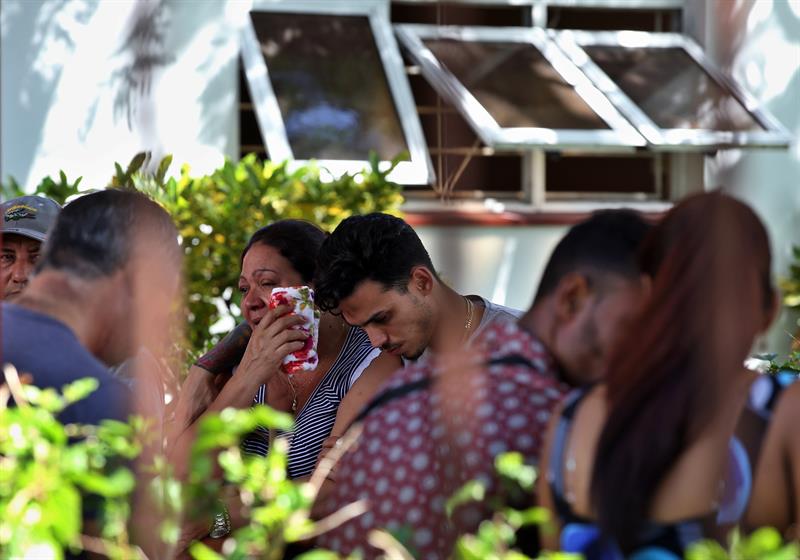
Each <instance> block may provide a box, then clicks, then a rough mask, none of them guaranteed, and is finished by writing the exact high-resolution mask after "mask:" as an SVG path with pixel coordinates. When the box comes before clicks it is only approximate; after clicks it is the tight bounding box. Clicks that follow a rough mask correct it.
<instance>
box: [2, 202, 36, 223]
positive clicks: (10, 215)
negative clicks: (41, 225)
mask: <svg viewBox="0 0 800 560" xmlns="http://www.w3.org/2000/svg"><path fill="white" fill-rule="evenodd" d="M38 213H39V211H38V210H37V209H36V208H31V207H30V206H26V205H25V204H17V205H15V206H12V207H11V208H9V209H8V210H6V215H5V221H7V222H16V221H18V220H26V219H28V220H33V219H36V214H38Z"/></svg>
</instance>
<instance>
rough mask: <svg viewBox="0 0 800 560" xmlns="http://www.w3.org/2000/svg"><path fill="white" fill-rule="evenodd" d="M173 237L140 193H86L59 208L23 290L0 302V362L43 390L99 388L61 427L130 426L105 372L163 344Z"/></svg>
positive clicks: (173, 280) (176, 273)
mask: <svg viewBox="0 0 800 560" xmlns="http://www.w3.org/2000/svg"><path fill="white" fill-rule="evenodd" d="M177 235H178V234H177V230H176V229H175V226H174V224H173V223H172V220H171V219H170V217H169V215H168V214H167V213H166V212H165V211H164V210H163V209H162V208H161V207H160V206H158V204H156V203H155V202H153V201H152V200H150V199H149V198H147V197H146V196H144V195H141V194H138V193H134V192H129V191H122V190H116V189H110V190H105V191H101V192H97V193H93V194H88V195H85V196H82V197H80V198H78V199H76V200H75V201H73V202H71V203H70V204H68V205H67V206H65V207H64V209H63V210H62V211H61V213H60V215H59V217H58V219H57V220H56V223H55V225H54V226H53V229H52V231H51V234H50V236H49V238H48V240H47V242H46V243H45V247H44V252H43V255H42V257H41V259H40V260H39V263H38V265H37V274H36V276H34V277H33V278H32V279H31V281H30V284H29V285H28V287H27V289H26V290H25V292H23V293H22V294H21V295H20V296H19V298H17V300H16V301H15V302H14V303H8V302H3V304H2V325H3V329H2V363H10V364H12V365H13V366H15V367H16V369H17V370H18V371H19V372H20V373H26V374H30V375H31V376H32V377H33V384H34V385H37V386H39V387H55V388H58V389H60V388H61V387H62V386H63V385H65V384H67V383H69V382H71V381H75V380H76V379H80V378H84V377H93V378H95V379H96V380H97V381H98V382H99V386H98V388H97V390H96V391H95V392H94V393H92V394H91V395H90V396H89V397H88V398H87V399H85V400H83V401H79V402H78V403H76V404H73V405H71V406H69V407H68V408H67V409H65V410H64V412H63V413H62V414H61V416H60V419H61V420H62V422H82V423H89V424H96V423H98V422H99V421H100V420H102V419H105V418H113V419H119V420H123V421H124V420H127V416H128V412H129V402H128V400H129V399H128V397H129V395H128V390H127V388H126V387H125V386H124V385H123V384H122V383H121V382H120V381H119V380H117V379H115V378H114V377H112V375H111V374H110V373H109V370H108V367H109V366H110V365H114V364H119V363H121V362H123V361H124V360H126V359H127V358H129V357H131V356H132V355H134V354H135V352H136V351H137V350H138V349H139V348H140V346H141V345H148V344H149V343H152V344H156V343H158V342H159V340H158V338H159V333H162V334H163V330H164V325H166V324H168V314H169V311H170V308H171V304H172V303H173V298H174V296H175V294H176V293H177V288H178V285H179V278H180V258H181V257H180V249H179V246H178V242H177ZM151 338H152V340H151Z"/></svg>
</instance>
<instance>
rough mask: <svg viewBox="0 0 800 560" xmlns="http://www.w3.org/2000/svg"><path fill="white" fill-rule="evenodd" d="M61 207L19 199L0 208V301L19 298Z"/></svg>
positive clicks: (47, 201) (40, 200) (40, 199)
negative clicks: (0, 294)
mask: <svg viewBox="0 0 800 560" xmlns="http://www.w3.org/2000/svg"><path fill="white" fill-rule="evenodd" d="M60 210H61V207H60V206H59V205H58V204H57V203H56V202H54V201H52V200H50V199H49V198H44V197H41V196H34V195H30V196H21V197H19V198H14V199H11V200H9V201H7V202H3V203H2V204H0V227H1V228H2V230H0V231H2V238H1V239H0V289H2V290H3V298H4V299H7V300H10V299H13V298H16V297H17V296H19V294H20V293H21V292H22V290H23V289H25V286H27V285H28V279H29V278H30V276H31V274H32V273H33V267H34V266H35V265H36V261H37V259H38V258H39V250H40V249H41V246H42V243H43V242H44V240H45V238H46V237H47V233H48V232H49V231H50V228H52V227H53V224H55V222H56V217H58V213H59V211H60Z"/></svg>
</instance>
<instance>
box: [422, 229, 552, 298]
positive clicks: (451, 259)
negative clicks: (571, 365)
mask: <svg viewBox="0 0 800 560" xmlns="http://www.w3.org/2000/svg"><path fill="white" fill-rule="evenodd" d="M415 229H416V231H417V232H418V233H419V235H420V238H421V239H422V242H423V243H424V244H425V247H426V248H427V249H428V252H429V253H430V255H431V259H432V260H433V264H434V266H436V269H437V271H438V272H439V273H440V274H441V275H442V277H443V279H444V280H445V281H447V282H448V283H450V284H451V285H452V286H453V287H454V288H455V289H456V290H458V291H459V292H461V293H465V294H479V295H482V296H484V297H486V298H489V299H490V300H492V301H494V302H495V303H499V304H502V305H507V306H509V307H513V308H516V309H521V310H526V309H528V308H529V307H530V304H531V302H532V301H533V296H534V292H535V290H536V287H537V286H538V284H539V278H540V277H541V275H542V272H543V268H544V264H545V262H546V261H547V258H548V257H549V256H550V252H551V251H552V250H553V248H554V247H555V246H556V243H558V240H559V239H561V237H562V236H563V235H564V232H565V231H566V228H565V227H560V226H535V227H533V226H531V227H523V226H509V227H467V226H462V227H457V226H442V227H437V226H423V227H417V228H415Z"/></svg>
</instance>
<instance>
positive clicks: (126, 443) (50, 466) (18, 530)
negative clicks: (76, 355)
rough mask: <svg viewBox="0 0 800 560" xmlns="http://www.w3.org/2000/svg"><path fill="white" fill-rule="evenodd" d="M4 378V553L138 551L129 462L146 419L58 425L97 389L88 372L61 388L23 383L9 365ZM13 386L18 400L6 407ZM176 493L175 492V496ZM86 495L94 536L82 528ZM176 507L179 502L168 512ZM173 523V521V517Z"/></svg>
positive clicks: (117, 554)
mask: <svg viewBox="0 0 800 560" xmlns="http://www.w3.org/2000/svg"><path fill="white" fill-rule="evenodd" d="M5 375H6V377H7V378H10V379H9V383H8V384H7V385H0V512H2V515H0V551H2V552H3V557H4V558H33V557H36V558H63V557H64V551H65V550H83V549H86V548H89V549H94V550H103V551H104V553H105V554H106V555H107V556H109V557H111V558H115V559H116V558H119V559H122V558H132V557H136V556H138V555H139V551H138V548H137V547H136V546H134V545H132V544H131V543H130V540H129V534H128V526H127V523H128V519H129V517H130V514H131V510H130V503H131V497H132V492H133V490H134V487H135V483H136V482H135V479H134V475H133V473H132V471H131V470H130V468H129V467H128V466H127V465H128V464H129V461H130V460H132V459H133V458H135V457H136V456H138V455H139V453H140V452H141V450H142V449H143V446H144V445H147V444H148V437H147V433H148V427H147V425H146V423H145V422H144V421H142V420H141V419H132V421H131V422H130V423H129V424H125V423H122V422H116V421H110V420H109V421H105V422H103V423H102V424H101V425H100V426H84V425H75V424H68V425H63V424H61V423H60V422H59V421H58V419H57V415H58V413H59V412H60V411H62V410H63V409H64V408H66V407H67V406H69V405H71V404H73V403H75V402H77V401H79V400H81V399H82V398H85V397H86V396H87V395H88V394H89V393H91V392H92V391H94V390H95V389H96V388H97V380H95V379H83V380H79V381H75V382H73V383H71V384H69V385H67V386H65V387H64V388H63V390H62V391H61V392H58V391H56V390H54V389H39V388H37V387H34V386H30V385H20V384H19V380H18V378H17V376H16V372H15V371H14V370H13V368H11V367H10V366H8V367H7V370H6V372H5ZM10 387H16V390H15V391H14V401H15V403H16V406H8V402H9V397H10V396H11V394H12V392H11V391H10ZM173 497H175V496H174V495H173ZM87 499H88V500H90V501H91V502H92V503H94V504H100V505H99V506H97V507H95V508H93V509H94V514H93V515H94V516H96V517H97V518H96V519H95V518H93V519H92V521H93V522H94V523H96V524H98V525H99V527H100V530H99V531H97V534H96V535H93V536H91V537H90V536H87V535H86V534H85V533H84V529H85V528H84V518H85V517H86V514H87V509H86V503H87ZM167 509H170V511H172V512H173V514H175V513H177V512H178V511H179V509H180V506H179V504H178V503H175V502H173V503H172V507H171V508H165V510H164V511H167ZM172 523H173V526H176V520H175V519H174V518H173V519H172Z"/></svg>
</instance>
